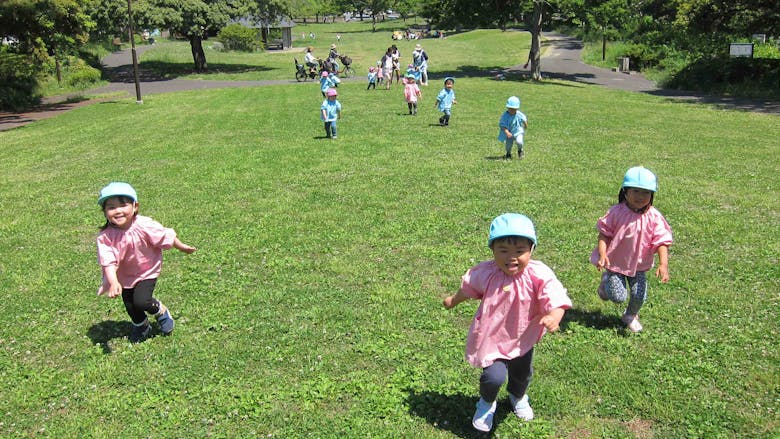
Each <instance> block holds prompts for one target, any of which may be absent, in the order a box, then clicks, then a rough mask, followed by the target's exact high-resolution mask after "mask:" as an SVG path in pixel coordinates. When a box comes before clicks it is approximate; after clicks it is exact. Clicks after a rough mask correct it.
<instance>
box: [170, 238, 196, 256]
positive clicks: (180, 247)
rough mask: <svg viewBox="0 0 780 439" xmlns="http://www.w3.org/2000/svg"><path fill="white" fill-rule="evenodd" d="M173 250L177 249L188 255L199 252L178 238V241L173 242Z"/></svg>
mask: <svg viewBox="0 0 780 439" xmlns="http://www.w3.org/2000/svg"><path fill="white" fill-rule="evenodd" d="M173 248H175V249H176V250H179V251H180V252H184V253H187V254H190V253H192V252H194V251H195V250H197V249H196V248H195V247H193V246H191V245H187V244H185V243H183V242H181V241H179V238H176V239H174V240H173Z"/></svg>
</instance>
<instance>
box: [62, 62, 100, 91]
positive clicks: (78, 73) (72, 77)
mask: <svg viewBox="0 0 780 439" xmlns="http://www.w3.org/2000/svg"><path fill="white" fill-rule="evenodd" d="M65 78H66V81H67V83H68V85H70V86H73V87H86V86H88V85H90V84H94V83H95V82H98V81H99V80H100V70H98V69H96V68H94V67H90V66H88V65H86V64H84V63H83V62H79V63H77V64H75V65H71V66H69V67H68V68H67V69H66V70H65Z"/></svg>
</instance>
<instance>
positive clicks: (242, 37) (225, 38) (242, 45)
mask: <svg viewBox="0 0 780 439" xmlns="http://www.w3.org/2000/svg"><path fill="white" fill-rule="evenodd" d="M217 38H218V39H219V41H221V42H222V44H223V45H224V46H225V49H227V50H238V51H242V52H253V51H254V50H255V49H257V47H258V38H257V31H256V30H255V29H251V28H248V27H246V26H242V25H240V24H230V25H227V26H225V27H223V28H222V29H221V30H220V31H219V34H217Z"/></svg>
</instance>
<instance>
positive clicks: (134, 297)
mask: <svg viewBox="0 0 780 439" xmlns="http://www.w3.org/2000/svg"><path fill="white" fill-rule="evenodd" d="M156 284H157V279H147V280H142V281H141V282H138V283H137V284H136V285H135V287H134V288H130V289H126V290H123V291H122V301H123V302H124V303H125V309H126V310H127V313H128V314H129V315H130V318H131V319H132V320H133V323H135V324H140V323H143V321H144V320H146V313H149V314H152V315H155V314H157V313H158V312H159V311H160V302H159V301H158V300H157V299H155V298H154V297H152V294H153V293H154V287H155V285H156Z"/></svg>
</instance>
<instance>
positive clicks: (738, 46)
mask: <svg viewBox="0 0 780 439" xmlns="http://www.w3.org/2000/svg"><path fill="white" fill-rule="evenodd" d="M729 55H730V56H732V57H747V58H753V43H731V44H730V45H729Z"/></svg>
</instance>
